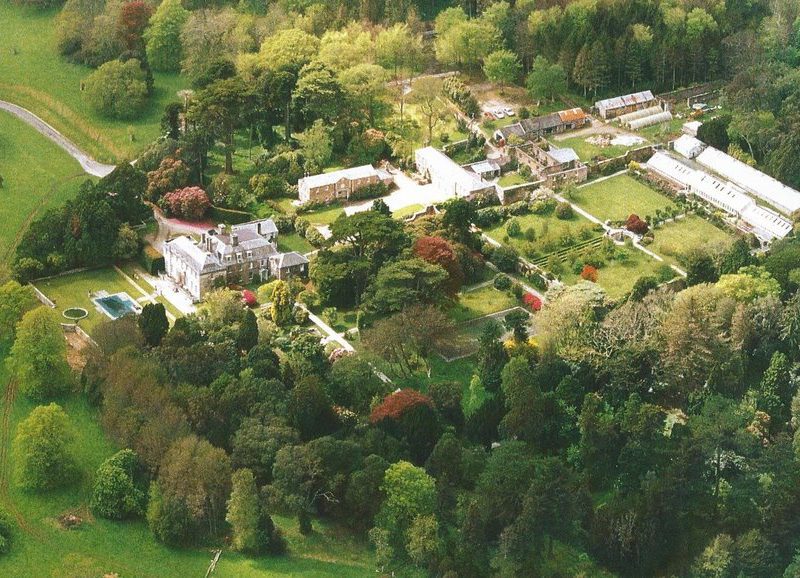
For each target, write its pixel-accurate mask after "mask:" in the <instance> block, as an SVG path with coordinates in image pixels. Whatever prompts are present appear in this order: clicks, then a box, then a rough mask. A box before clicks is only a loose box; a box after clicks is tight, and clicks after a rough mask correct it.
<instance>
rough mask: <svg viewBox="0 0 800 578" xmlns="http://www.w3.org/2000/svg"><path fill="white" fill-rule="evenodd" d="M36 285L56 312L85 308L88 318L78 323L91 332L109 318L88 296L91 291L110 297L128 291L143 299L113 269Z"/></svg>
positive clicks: (83, 273)
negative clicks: (54, 306) (104, 293)
mask: <svg viewBox="0 0 800 578" xmlns="http://www.w3.org/2000/svg"><path fill="white" fill-rule="evenodd" d="M35 285H36V287H37V288H38V289H39V290H40V291H41V292H42V293H44V294H45V295H47V296H48V297H49V298H50V299H51V300H52V301H53V302H54V303H55V304H56V311H58V312H59V313H61V312H63V311H64V310H65V309H68V308H69V307H83V308H84V309H86V311H88V312H89V316H88V317H86V318H85V319H81V320H80V321H79V322H78V324H79V325H80V326H81V327H82V328H83V329H85V330H86V331H88V332H89V333H91V332H92V329H94V328H95V327H96V326H97V324H98V323H100V322H101V321H103V320H105V319H109V317H107V316H106V315H105V313H103V312H102V311H98V310H97V309H96V308H95V305H94V303H92V300H91V299H90V297H89V292H90V291H91V292H96V291H108V293H109V294H113V293H118V292H120V291H125V292H127V293H128V295H130V296H131V297H132V298H133V299H137V300H138V299H139V298H140V297H143V295H142V294H141V293H140V292H139V291H137V290H136V288H135V287H134V286H133V285H131V284H130V283H128V281H127V280H126V279H125V278H124V277H123V276H122V275H120V274H119V273H117V271H115V270H114V269H113V268H111V267H106V268H104V269H93V270H90V271H82V272H80V273H72V274H69V275H63V276H61V277H54V278H52V279H46V280H44V281H37V282H36V283H35ZM148 288H149V287H148ZM145 289H147V288H145ZM139 303H140V304H144V303H149V301H139ZM65 321H66V320H65Z"/></svg>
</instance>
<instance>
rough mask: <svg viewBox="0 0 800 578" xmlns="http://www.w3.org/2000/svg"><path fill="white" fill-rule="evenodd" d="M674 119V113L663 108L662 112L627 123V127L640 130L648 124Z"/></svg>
mask: <svg viewBox="0 0 800 578" xmlns="http://www.w3.org/2000/svg"><path fill="white" fill-rule="evenodd" d="M671 120H672V113H671V112H670V111H668V110H662V111H661V112H657V113H655V114H650V115H648V116H645V117H642V118H637V119H634V120H631V121H628V122H627V123H625V124H626V125H627V127H628V128H629V129H631V130H638V129H640V128H645V127H648V126H653V125H654V124H661V123H662V122H669V121H671Z"/></svg>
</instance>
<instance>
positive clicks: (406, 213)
mask: <svg viewBox="0 0 800 578" xmlns="http://www.w3.org/2000/svg"><path fill="white" fill-rule="evenodd" d="M424 208H425V207H423V206H422V205H420V204H414V205H408V206H407V207H403V208H402V209H397V210H396V211H394V212H393V213H392V217H394V218H395V219H402V218H404V217H410V216H411V215H413V214H414V213H416V212H417V211H421V210H422V209H424Z"/></svg>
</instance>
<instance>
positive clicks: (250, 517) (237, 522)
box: [225, 468, 266, 554]
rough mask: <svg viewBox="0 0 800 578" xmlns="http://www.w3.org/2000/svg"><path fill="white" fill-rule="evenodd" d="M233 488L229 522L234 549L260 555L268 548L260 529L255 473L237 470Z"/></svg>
mask: <svg viewBox="0 0 800 578" xmlns="http://www.w3.org/2000/svg"><path fill="white" fill-rule="evenodd" d="M231 481H232V483H233V488H232V490H231V497H230V499H229V500H228V515H227V516H226V518H225V519H226V520H227V522H228V523H229V524H230V525H231V529H232V530H233V538H232V544H233V549H234V550H236V551H238V552H246V553H248V554H259V553H261V552H263V551H264V548H265V546H266V543H265V540H264V539H263V538H264V537H263V536H262V535H261V534H260V532H259V528H258V519H259V513H260V511H261V504H260V503H259V500H258V490H257V489H256V480H255V478H254V477H253V472H252V471H250V470H248V469H246V468H245V469H241V470H236V471H235V472H234V473H233V476H232V477H231Z"/></svg>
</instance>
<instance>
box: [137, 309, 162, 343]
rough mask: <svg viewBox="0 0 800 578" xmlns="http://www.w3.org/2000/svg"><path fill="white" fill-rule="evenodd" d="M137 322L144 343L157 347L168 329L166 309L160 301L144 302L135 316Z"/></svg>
mask: <svg viewBox="0 0 800 578" xmlns="http://www.w3.org/2000/svg"><path fill="white" fill-rule="evenodd" d="M137 323H138V325H139V331H141V333H142V337H144V341H145V343H147V345H149V346H150V347H158V346H159V345H160V344H161V340H162V339H164V336H165V335H166V334H167V331H168V330H169V321H168V320H167V310H166V309H165V308H164V305H163V304H162V303H148V304H146V305H145V306H144V307H143V308H142V312H141V313H140V314H139V317H137Z"/></svg>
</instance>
